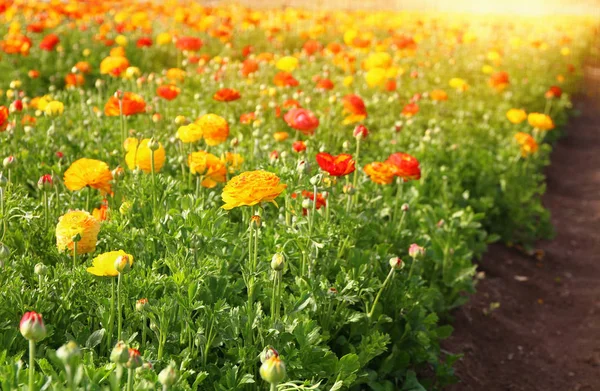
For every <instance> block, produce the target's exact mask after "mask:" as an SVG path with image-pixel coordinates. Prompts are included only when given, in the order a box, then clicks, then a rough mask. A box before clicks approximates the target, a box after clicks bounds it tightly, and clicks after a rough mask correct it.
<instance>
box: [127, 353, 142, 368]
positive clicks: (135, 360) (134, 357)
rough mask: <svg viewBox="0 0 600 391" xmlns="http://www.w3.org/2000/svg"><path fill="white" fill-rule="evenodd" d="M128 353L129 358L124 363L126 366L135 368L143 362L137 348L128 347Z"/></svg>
mask: <svg viewBox="0 0 600 391" xmlns="http://www.w3.org/2000/svg"><path fill="white" fill-rule="evenodd" d="M128 353H129V359H128V360H127V363H125V366H126V367H127V368H131V369H136V368H139V367H141V366H142V365H143V364H144V360H143V359H142V356H141V355H140V352H139V350H137V349H132V348H129V351H128Z"/></svg>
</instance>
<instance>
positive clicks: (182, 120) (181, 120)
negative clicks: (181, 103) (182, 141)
mask: <svg viewBox="0 0 600 391" xmlns="http://www.w3.org/2000/svg"><path fill="white" fill-rule="evenodd" d="M185 122H186V119H185V117H184V116H183V115H178V116H177V117H175V125H182V124H184V123H185Z"/></svg>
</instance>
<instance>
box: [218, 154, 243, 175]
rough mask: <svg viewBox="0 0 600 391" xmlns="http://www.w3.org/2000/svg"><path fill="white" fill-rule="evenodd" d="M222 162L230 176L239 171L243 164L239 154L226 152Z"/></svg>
mask: <svg viewBox="0 0 600 391" xmlns="http://www.w3.org/2000/svg"><path fill="white" fill-rule="evenodd" d="M222 160H224V162H225V165H226V166H227V171H229V173H230V174H233V173H235V172H237V171H239V169H240V168H241V167H242V164H243V163H244V158H243V157H242V155H240V154H239V153H231V152H227V153H225V159H222Z"/></svg>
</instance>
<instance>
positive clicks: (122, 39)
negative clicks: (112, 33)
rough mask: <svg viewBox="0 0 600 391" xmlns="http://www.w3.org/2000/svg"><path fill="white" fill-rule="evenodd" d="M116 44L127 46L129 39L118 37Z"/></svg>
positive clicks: (122, 36)
mask: <svg viewBox="0 0 600 391" xmlns="http://www.w3.org/2000/svg"><path fill="white" fill-rule="evenodd" d="M115 42H116V44H117V45H119V46H127V37H126V36H124V35H117V37H116V38H115Z"/></svg>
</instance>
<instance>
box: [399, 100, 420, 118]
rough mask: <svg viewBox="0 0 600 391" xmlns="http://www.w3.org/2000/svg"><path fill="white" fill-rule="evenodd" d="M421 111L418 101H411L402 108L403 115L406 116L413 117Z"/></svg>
mask: <svg viewBox="0 0 600 391" xmlns="http://www.w3.org/2000/svg"><path fill="white" fill-rule="evenodd" d="M418 112H419V105H418V104H416V103H409V104H407V105H406V106H404V108H403V109H402V115H403V116H405V117H408V118H410V117H412V116H413V115H415V114H417V113H418Z"/></svg>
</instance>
